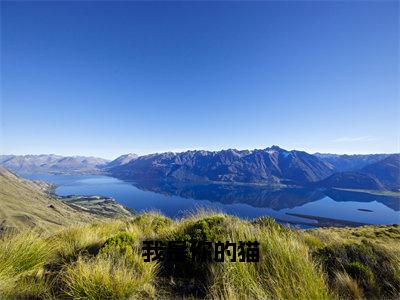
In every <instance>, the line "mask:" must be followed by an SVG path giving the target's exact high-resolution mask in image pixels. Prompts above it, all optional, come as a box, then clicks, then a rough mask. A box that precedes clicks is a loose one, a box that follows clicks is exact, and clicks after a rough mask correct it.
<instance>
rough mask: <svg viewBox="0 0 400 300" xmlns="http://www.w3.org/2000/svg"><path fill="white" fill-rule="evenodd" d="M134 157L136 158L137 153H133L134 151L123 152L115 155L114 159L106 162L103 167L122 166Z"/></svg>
mask: <svg viewBox="0 0 400 300" xmlns="http://www.w3.org/2000/svg"><path fill="white" fill-rule="evenodd" d="M136 158H138V155H137V154H134V153H128V154H124V155H121V156H119V157H117V158H116V159H114V160H112V161H110V162H108V163H107V164H106V165H105V166H104V167H103V168H104V169H111V168H115V167H119V166H123V165H126V164H127V163H129V162H131V161H132V160H134V159H136Z"/></svg>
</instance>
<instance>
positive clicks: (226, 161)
mask: <svg viewBox="0 0 400 300" xmlns="http://www.w3.org/2000/svg"><path fill="white" fill-rule="evenodd" d="M110 173H111V174H112V175H113V176H117V177H122V178H133V179H135V178H140V179H145V178H147V179H176V180H182V181H221V182H242V183H264V184H276V185H278V184H299V183H308V182H316V181H319V180H321V179H324V178H326V177H328V176H329V175H331V174H332V173H333V170H332V167H331V166H330V165H329V164H327V163H325V162H324V161H322V160H321V159H319V158H317V157H315V156H313V155H310V154H308V153H306V152H303V151H296V150H292V151H287V150H284V149H281V148H279V147H277V146H272V147H270V148H266V149H263V150H252V151H249V150H243V151H239V150H235V149H229V150H222V151H217V152H211V151H187V152H182V153H172V152H169V153H161V154H151V155H146V156H141V157H138V158H137V159H135V160H133V161H131V162H129V163H127V164H125V165H122V166H118V167H115V168H111V169H110Z"/></svg>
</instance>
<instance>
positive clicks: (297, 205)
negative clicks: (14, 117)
mask: <svg viewBox="0 0 400 300" xmlns="http://www.w3.org/2000/svg"><path fill="white" fill-rule="evenodd" d="M23 176H24V177H25V178H28V179H34V180H36V179H40V180H45V181H48V182H51V183H54V184H56V185H57V186H58V187H57V189H56V194H58V195H60V196H66V195H102V196H109V197H113V198H115V199H116V200H117V201H118V202H120V203H122V204H123V205H125V206H127V207H129V208H133V209H134V210H136V211H138V212H140V211H146V210H159V211H161V212H162V213H164V214H165V215H167V216H169V217H172V218H176V217H181V216H183V215H185V214H187V213H188V212H190V211H193V210H195V209H196V208H198V207H210V208H213V209H217V210H220V211H224V212H227V213H229V214H233V215H237V216H239V217H241V218H255V217H259V216H266V215H268V216H272V217H274V218H277V219H279V220H281V221H292V222H293V221H294V222H304V223H310V224H313V223H315V222H316V221H314V220H310V219H304V218H301V217H296V216H291V215H290V214H291V213H294V214H303V215H310V216H317V217H323V218H331V219H337V220H346V221H353V222H360V223H368V224H393V223H397V224H398V223H400V214H399V206H400V200H399V198H397V197H387V196H376V195H370V194H365V193H354V192H344V191H337V190H330V191H324V192H321V191H318V190H307V189H271V188H265V187H251V186H238V185H226V184H222V185H219V184H204V185H189V184H182V183H170V182H169V183H165V182H163V183H159V182H158V183H157V182H146V183H137V182H128V181H122V180H119V179H116V178H113V177H108V176H101V175H77V176H75V175H52V174H25V175H23Z"/></svg>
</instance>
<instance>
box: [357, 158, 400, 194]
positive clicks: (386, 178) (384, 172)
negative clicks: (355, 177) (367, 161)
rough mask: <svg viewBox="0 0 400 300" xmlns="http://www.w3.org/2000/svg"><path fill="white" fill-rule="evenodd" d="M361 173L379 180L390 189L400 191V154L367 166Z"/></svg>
mask: <svg viewBox="0 0 400 300" xmlns="http://www.w3.org/2000/svg"><path fill="white" fill-rule="evenodd" d="M361 171H362V172H364V173H366V174H369V175H370V176H375V177H376V178H379V180H380V181H381V182H382V184H383V185H384V186H385V187H387V188H389V189H392V190H400V154H393V155H390V156H389V157H387V158H385V159H383V160H381V161H378V162H376V163H374V164H371V165H368V166H365V167H364V168H362V169H361Z"/></svg>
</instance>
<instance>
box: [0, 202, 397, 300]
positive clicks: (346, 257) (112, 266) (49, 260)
mask: <svg viewBox="0 0 400 300" xmlns="http://www.w3.org/2000/svg"><path fill="white" fill-rule="evenodd" d="M399 237H400V233H399V231H398V227H396V226H367V227H361V228H356V229H350V228H341V229H334V228H327V229H316V230H306V231H304V230H293V229H290V228H288V227H284V226H281V225H279V224H277V223H276V222H275V221H274V220H273V219H271V218H259V219H256V220H253V221H247V220H241V219H239V218H236V217H233V216H229V215H226V214H223V213H221V212H216V211H210V210H205V209H202V210H199V211H197V212H190V213H189V214H188V215H187V216H186V217H184V218H182V219H179V220H175V221H173V220H171V219H169V218H167V217H165V216H163V215H161V214H160V213H158V212H147V213H143V214H140V215H137V216H135V217H134V218H131V219H126V220H110V221H107V222H96V223H93V224H88V225H79V226H75V227H68V228H65V229H63V230H60V231H58V232H56V233H54V234H47V235H39V234H38V233H35V232H33V231H27V232H21V233H16V234H14V235H11V234H10V235H6V236H4V237H3V238H2V239H1V240H0V298H38V299H54V298H56V299H58V298H72V299H128V298H129V299H147V298H159V299H160V298H161V299H164V298H174V299H176V298H208V299H329V298H346V299H348V298H350V299H361V298H364V297H366V298H382V297H385V298H396V296H398V295H399V292H400V259H399V257H400V252H399V246H398V245H399V244H398V241H399V240H398V238H399ZM143 240H162V241H171V240H181V241H182V240H183V241H189V240H209V241H214V242H217V241H222V242H226V241H232V242H238V241H256V240H257V241H258V242H259V243H260V262H258V263H234V262H230V261H229V259H230V257H229V256H227V255H226V256H225V259H226V261H225V262H224V263H214V262H207V263H204V262H202V263H198V262H194V263H193V262H191V260H190V257H187V260H186V262H183V263H181V264H179V263H171V262H168V261H166V262H163V263H157V264H156V263H154V262H150V263H145V262H144V261H143V258H142V257H141V243H142V241H143Z"/></svg>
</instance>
